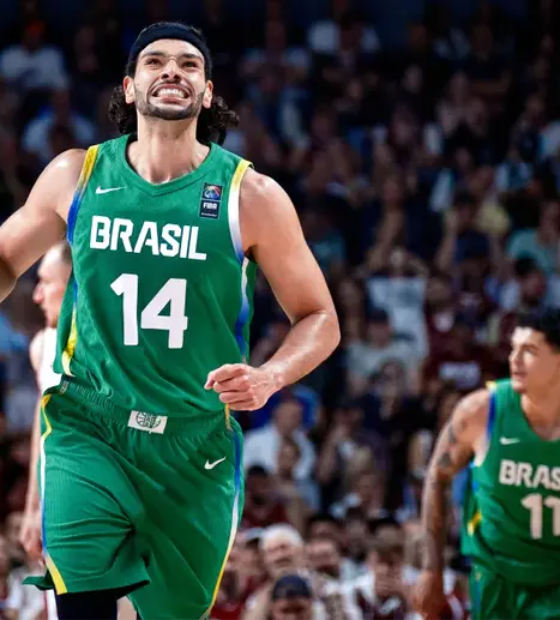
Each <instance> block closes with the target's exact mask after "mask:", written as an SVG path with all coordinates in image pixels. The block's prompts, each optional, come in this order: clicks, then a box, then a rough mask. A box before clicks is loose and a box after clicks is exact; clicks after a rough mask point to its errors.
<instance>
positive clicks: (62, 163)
mask: <svg viewBox="0 0 560 620" xmlns="http://www.w3.org/2000/svg"><path fill="white" fill-rule="evenodd" d="M86 156H87V149H69V150H67V151H64V152H62V153H60V155H57V156H56V157H55V158H54V159H53V160H52V161H51V162H50V163H49V165H48V166H47V167H46V168H45V171H47V170H53V171H55V170H56V171H57V173H58V174H70V175H72V174H76V173H77V174H78V176H79V175H80V172H81V170H82V167H83V165H84V162H85V159H86Z"/></svg>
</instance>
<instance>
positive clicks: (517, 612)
mask: <svg viewBox="0 0 560 620" xmlns="http://www.w3.org/2000/svg"><path fill="white" fill-rule="evenodd" d="M470 594H471V603H472V613H471V618H473V620H494V619H496V620H498V619H499V620H504V619H506V618H507V619H512V620H526V619H527V618H531V619H532V620H552V619H553V618H555V619H558V618H560V584H558V586H544V587H534V586H522V585H519V584H515V583H512V582H511V581H508V580H507V579H505V578H504V577H502V576H501V575H498V574H497V573H494V572H492V571H490V570H488V569H486V568H482V567H480V566H474V567H473V570H472V573H471V576H470Z"/></svg>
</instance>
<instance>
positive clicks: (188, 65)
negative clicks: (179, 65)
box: [183, 60, 198, 69]
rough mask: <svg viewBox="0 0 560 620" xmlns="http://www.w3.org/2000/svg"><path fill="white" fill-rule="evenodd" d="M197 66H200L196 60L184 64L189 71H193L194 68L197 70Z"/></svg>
mask: <svg viewBox="0 0 560 620" xmlns="http://www.w3.org/2000/svg"><path fill="white" fill-rule="evenodd" d="M197 66H198V65H197V64H196V62H195V61H194V60H187V61H185V62H184V63H183V67H187V68H189V69H192V68H193V67H194V68H196V67H197Z"/></svg>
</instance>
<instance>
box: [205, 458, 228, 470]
mask: <svg viewBox="0 0 560 620" xmlns="http://www.w3.org/2000/svg"><path fill="white" fill-rule="evenodd" d="M225 460H226V457H225V456H224V458H223V459H219V460H218V461H214V462H213V463H210V462H209V461H206V463H205V465H204V469H214V467H216V465H219V464H220V463H222V462H223V461H225Z"/></svg>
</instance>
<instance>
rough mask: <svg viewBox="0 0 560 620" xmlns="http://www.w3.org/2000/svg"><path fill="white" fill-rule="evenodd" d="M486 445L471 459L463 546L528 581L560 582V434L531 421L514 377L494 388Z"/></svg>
mask: <svg viewBox="0 0 560 620" xmlns="http://www.w3.org/2000/svg"><path fill="white" fill-rule="evenodd" d="M488 432H489V441H490V444H489V449H488V452H487V454H486V457H485V458H484V461H483V462H482V463H478V464H477V463H476V462H474V463H473V464H472V466H471V486H470V489H469V492H468V493H467V502H466V504H465V509H464V522H463V525H464V529H463V551H464V552H465V553H466V554H467V555H470V556H472V558H473V559H474V561H475V562H477V563H479V564H482V565H483V566H486V567H487V568H489V569H491V570H493V571H495V572H497V573H499V574H500V575H502V576H503V577H505V578H506V579H508V580H509V581H511V582H513V583H517V584H523V585H528V586H529V585H539V586H546V585H552V584H554V585H559V584H560V561H559V557H560V441H545V440H543V439H541V438H540V437H538V436H537V435H536V434H535V433H534V431H533V430H532V429H531V427H530V425H529V423H528V422H527V419H526V418H525V415H524V413H523V410H522V408H521V397H520V395H519V394H517V393H516V392H514V390H513V389H512V387H511V382H510V381H499V382H497V383H496V384H495V385H493V386H492V388H491V401H490V410H489V422H488Z"/></svg>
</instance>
